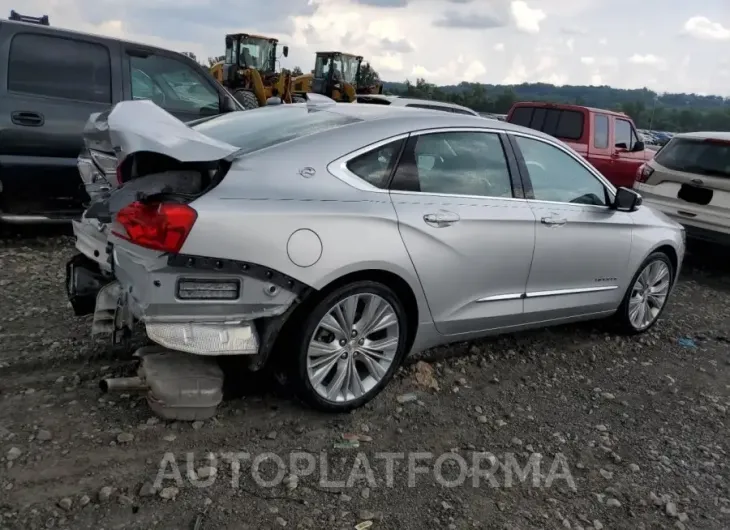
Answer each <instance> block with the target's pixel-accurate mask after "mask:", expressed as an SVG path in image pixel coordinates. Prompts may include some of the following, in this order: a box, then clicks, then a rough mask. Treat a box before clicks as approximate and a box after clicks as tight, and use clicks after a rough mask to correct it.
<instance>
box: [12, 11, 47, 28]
mask: <svg viewBox="0 0 730 530" xmlns="http://www.w3.org/2000/svg"><path fill="white" fill-rule="evenodd" d="M8 20H16V21H18V22H28V23H30V24H40V25H41V26H50V25H51V23H50V21H49V20H48V15H43V16H42V17H29V16H27V15H21V14H20V13H18V12H17V11H16V10H15V9H11V10H10V16H9V17H8Z"/></svg>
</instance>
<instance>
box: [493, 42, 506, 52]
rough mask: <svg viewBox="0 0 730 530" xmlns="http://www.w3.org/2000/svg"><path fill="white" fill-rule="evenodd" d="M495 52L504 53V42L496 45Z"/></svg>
mask: <svg viewBox="0 0 730 530" xmlns="http://www.w3.org/2000/svg"><path fill="white" fill-rule="evenodd" d="M494 51H495V52H503V51H504V43H503V42H498V43H497V44H495V45H494Z"/></svg>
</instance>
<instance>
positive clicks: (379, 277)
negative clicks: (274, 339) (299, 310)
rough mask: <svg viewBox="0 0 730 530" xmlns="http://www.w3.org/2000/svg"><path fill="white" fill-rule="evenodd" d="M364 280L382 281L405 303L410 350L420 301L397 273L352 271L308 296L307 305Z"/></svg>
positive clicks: (416, 325) (408, 348)
mask: <svg viewBox="0 0 730 530" xmlns="http://www.w3.org/2000/svg"><path fill="white" fill-rule="evenodd" d="M362 280H369V281H372V282H379V283H382V284H383V285H386V286H388V287H390V288H391V289H393V291H394V292H395V294H396V295H397V296H398V299H399V300H400V301H401V303H402V304H403V309H405V312H406V318H407V322H408V342H407V350H410V349H411V346H413V341H414V340H415V338H416V330H417V329H418V302H417V301H416V295H415V294H414V293H413V290H412V289H411V286H410V285H408V282H406V281H405V280H404V279H403V278H401V277H400V276H398V275H397V274H394V273H392V272H388V271H384V270H380V269H368V270H363V271H357V272H352V273H350V274H346V275H345V276H342V277H340V278H337V279H336V280H334V281H333V282H330V283H329V284H328V285H326V286H325V287H323V288H322V289H320V290H319V291H316V292H315V293H313V294H312V295H310V296H309V298H307V300H306V303H307V305H309V304H310V303H316V302H317V301H319V300H321V299H322V298H323V297H324V296H326V295H327V294H328V293H331V292H332V291H334V290H335V289H337V288H338V287H341V286H343V285H346V284H348V283H352V282H357V281H362ZM303 305H304V304H303Z"/></svg>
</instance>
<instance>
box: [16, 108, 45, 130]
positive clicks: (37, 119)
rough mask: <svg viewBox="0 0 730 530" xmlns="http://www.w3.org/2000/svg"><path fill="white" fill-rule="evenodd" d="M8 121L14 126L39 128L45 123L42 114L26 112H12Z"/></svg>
mask: <svg viewBox="0 0 730 530" xmlns="http://www.w3.org/2000/svg"><path fill="white" fill-rule="evenodd" d="M10 119H11V120H12V121H13V123H14V124H15V125H23V126H25V127H40V126H41V125H43V123H44V121H45V120H44V119H43V115H42V114H39V113H37V112H29V111H26V110H19V111H15V112H13V113H12V114H11V115H10Z"/></svg>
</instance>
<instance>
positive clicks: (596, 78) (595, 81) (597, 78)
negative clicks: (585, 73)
mask: <svg viewBox="0 0 730 530" xmlns="http://www.w3.org/2000/svg"><path fill="white" fill-rule="evenodd" d="M603 84H604V82H603V77H601V74H593V75H592V76H591V85H593V86H602V85H603Z"/></svg>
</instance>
